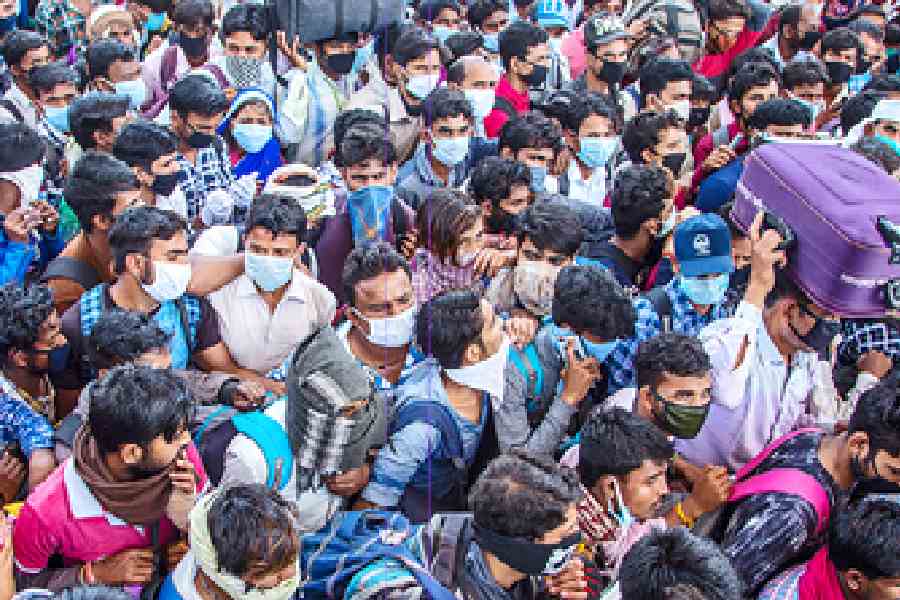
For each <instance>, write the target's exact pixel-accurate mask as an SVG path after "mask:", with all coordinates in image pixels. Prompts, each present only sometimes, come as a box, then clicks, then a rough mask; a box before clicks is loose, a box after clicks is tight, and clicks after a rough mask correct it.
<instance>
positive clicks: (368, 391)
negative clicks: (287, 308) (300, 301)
mask: <svg viewBox="0 0 900 600" xmlns="http://www.w3.org/2000/svg"><path fill="white" fill-rule="evenodd" d="M287 384H288V406H287V419H286V426H287V430H288V437H289V438H290V441H291V448H292V449H293V451H294V454H295V455H296V456H297V466H298V469H306V470H310V471H313V472H315V473H318V474H320V475H331V474H335V473H340V472H343V471H348V470H351V469H357V468H359V467H361V466H362V465H363V464H365V462H366V458H367V455H368V452H369V450H370V449H371V448H373V447H377V446H380V445H383V444H384V442H385V440H386V438H387V430H386V418H385V414H384V410H383V408H382V406H381V404H380V402H379V401H378V400H377V398H376V397H375V395H374V393H373V386H372V381H371V380H370V379H369V377H368V375H367V374H366V372H365V371H364V370H363V368H362V367H361V366H360V364H359V362H357V360H356V358H355V357H353V356H352V355H351V354H350V353H349V352H347V349H346V347H345V346H344V343H343V342H342V341H341V340H340V339H339V338H338V337H337V335H336V334H335V332H334V329H332V328H331V327H323V328H322V329H320V330H319V331H317V332H316V333H314V334H313V335H312V336H310V337H309V338H307V340H306V341H305V342H303V343H302V344H301V345H300V346H299V347H298V348H297V350H296V351H295V352H294V356H293V358H292V360H291V368H290V371H289V372H288V380H287ZM362 401H365V404H364V405H363V406H361V407H360V408H358V409H357V410H356V411H355V412H353V413H352V415H351V416H342V415H341V411H342V410H343V409H346V408H348V407H350V406H355V405H357V404H360V403H361V402H362ZM298 475H300V476H298V477H297V480H298V484H299V485H300V486H304V483H303V482H304V481H308V477H304V476H303V475H304V473H302V471H298ZM301 491H302V490H301Z"/></svg>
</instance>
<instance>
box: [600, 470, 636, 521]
mask: <svg viewBox="0 0 900 600" xmlns="http://www.w3.org/2000/svg"><path fill="white" fill-rule="evenodd" d="M613 488H614V489H615V492H616V504H617V505H618V507H619V509H618V510H616V507H615V506H613V501H612V498H610V499H609V501H608V502H607V503H606V511H607V512H608V513H609V514H610V516H612V517H613V518H614V519H615V520H616V522H617V523H618V524H619V527H620V528H621V529H622V531H628V529H629V528H630V527H631V524H632V523H634V517H633V516H632V515H631V510H629V508H628V507H627V506H625V501H624V500H622V490H621V489H620V488H619V481H618V480H617V479H615V478H614V479H613Z"/></svg>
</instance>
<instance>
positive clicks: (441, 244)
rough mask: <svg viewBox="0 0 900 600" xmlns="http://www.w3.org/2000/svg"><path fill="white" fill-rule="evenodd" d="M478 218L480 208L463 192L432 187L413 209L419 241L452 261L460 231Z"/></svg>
mask: <svg viewBox="0 0 900 600" xmlns="http://www.w3.org/2000/svg"><path fill="white" fill-rule="evenodd" d="M481 218H482V211H481V209H480V208H479V207H478V206H477V205H475V203H473V202H472V199H471V198H470V197H469V196H468V195H467V194H465V193H464V192H460V191H457V190H454V189H451V188H441V189H435V190H434V191H432V192H431V193H430V194H429V195H428V196H427V197H426V198H425V202H424V203H423V204H422V206H420V207H419V210H418V211H417V213H416V231H417V233H418V240H419V245H421V246H424V247H426V248H427V249H428V250H429V251H430V252H431V253H432V254H434V255H435V256H437V257H438V258H440V259H441V260H449V261H451V262H454V261H455V260H456V256H455V253H456V249H457V247H458V246H459V242H460V239H461V238H462V235H463V234H464V233H465V232H466V231H468V230H469V229H471V228H472V227H474V226H475V224H476V223H477V222H478V220H479V219H481Z"/></svg>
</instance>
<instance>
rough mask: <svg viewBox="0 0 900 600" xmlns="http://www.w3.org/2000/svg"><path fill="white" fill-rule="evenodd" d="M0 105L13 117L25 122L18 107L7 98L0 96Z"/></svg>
mask: <svg viewBox="0 0 900 600" xmlns="http://www.w3.org/2000/svg"><path fill="white" fill-rule="evenodd" d="M0 106H2V107H3V108H5V109H6V110H7V111H8V112H9V114H11V115H12V116H13V118H14V119H15V120H16V121H18V122H19V123H24V122H25V117H24V116H22V111H21V110H19V107H18V106H16V104H15V103H14V102H13V101H12V100H10V99H9V98H0Z"/></svg>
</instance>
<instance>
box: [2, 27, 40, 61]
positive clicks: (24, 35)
mask: <svg viewBox="0 0 900 600" xmlns="http://www.w3.org/2000/svg"><path fill="white" fill-rule="evenodd" d="M46 45H47V39H46V38H45V37H44V36H42V35H41V34H39V33H36V32H34V31H30V30H28V29H14V30H12V31H10V32H9V33H8V34H7V36H6V39H4V40H3V49H2V51H0V53H2V54H3V61H4V62H5V63H6V66H7V67H18V66H20V63H21V62H22V59H23V58H25V55H26V54H28V52H29V51H31V50H37V49H38V48H41V47H43V46H46Z"/></svg>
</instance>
